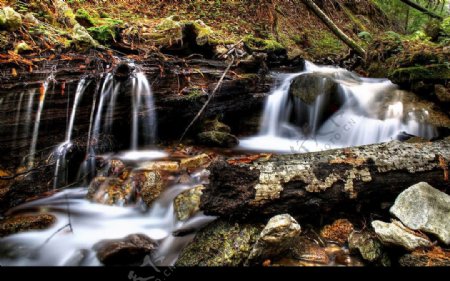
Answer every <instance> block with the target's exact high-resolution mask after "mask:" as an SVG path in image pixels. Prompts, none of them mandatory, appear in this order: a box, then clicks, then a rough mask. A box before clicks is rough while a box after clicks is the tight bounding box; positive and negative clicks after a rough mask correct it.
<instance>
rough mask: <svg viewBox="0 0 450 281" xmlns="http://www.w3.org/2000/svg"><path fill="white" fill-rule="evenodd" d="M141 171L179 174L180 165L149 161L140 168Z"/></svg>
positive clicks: (170, 162) (171, 162)
mask: <svg viewBox="0 0 450 281" xmlns="http://www.w3.org/2000/svg"><path fill="white" fill-rule="evenodd" d="M139 169H140V170H148V171H168V172H178V170H179V169H180V164H179V163H178V162H175V161H149V162H144V163H142V164H141V165H140V166H139Z"/></svg>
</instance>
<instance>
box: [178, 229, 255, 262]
mask: <svg viewBox="0 0 450 281" xmlns="http://www.w3.org/2000/svg"><path fill="white" fill-rule="evenodd" d="M262 228H263V227H262V226H259V225H251V224H238V223H231V222H228V221H224V220H217V221H215V222H213V223H211V224H209V225H208V226H206V227H205V228H204V229H202V230H201V231H200V232H198V233H197V235H196V237H195V238H194V240H193V241H192V242H191V243H190V244H189V245H188V246H187V247H186V248H184V249H183V251H182V252H181V254H180V258H179V259H178V261H177V262H176V264H175V265H176V266H242V265H243V264H244V262H245V261H246V260H247V258H248V256H249V255H250V252H251V250H252V248H253V245H254V244H255V242H256V239H257V238H258V236H259V233H260V232H261V230H262Z"/></svg>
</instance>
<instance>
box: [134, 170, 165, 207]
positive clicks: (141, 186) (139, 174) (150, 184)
mask: <svg viewBox="0 0 450 281" xmlns="http://www.w3.org/2000/svg"><path fill="white" fill-rule="evenodd" d="M128 183H129V184H131V186H133V187H134V188H135V189H136V190H137V191H139V193H140V195H141V197H142V200H143V201H144V202H145V204H147V206H151V204H152V203H153V202H154V201H155V200H156V198H158V197H159V195H160V194H161V191H162V190H163V188H164V186H165V184H164V180H163V178H162V175H161V173H160V172H158V171H135V172H133V173H132V174H131V177H130V179H129V182H128Z"/></svg>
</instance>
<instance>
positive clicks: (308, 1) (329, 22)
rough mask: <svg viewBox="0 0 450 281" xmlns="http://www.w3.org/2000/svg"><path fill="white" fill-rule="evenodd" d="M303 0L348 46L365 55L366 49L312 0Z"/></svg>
mask: <svg viewBox="0 0 450 281" xmlns="http://www.w3.org/2000/svg"><path fill="white" fill-rule="evenodd" d="M303 2H304V3H305V4H306V5H307V6H308V7H309V8H310V9H311V10H313V11H314V13H315V14H316V15H317V16H318V17H319V18H320V19H321V20H322V22H323V23H324V24H325V25H326V26H327V27H328V28H329V29H330V30H331V31H332V32H333V33H334V34H335V35H336V36H337V37H338V38H339V39H340V40H342V42H344V43H345V44H346V45H347V46H349V47H350V48H352V49H353V50H355V51H356V52H357V53H358V54H359V55H360V56H362V57H365V55H366V51H365V50H364V49H363V48H362V47H361V46H359V45H358V44H357V43H356V42H355V41H354V40H353V39H352V38H350V37H349V36H347V35H346V34H345V33H344V32H343V31H342V30H341V29H340V28H339V27H338V26H337V25H336V24H334V22H333V21H332V20H331V19H330V18H329V17H328V16H327V15H326V14H325V13H324V12H323V11H322V10H321V9H320V8H319V6H317V5H316V4H315V3H314V1H312V0H303Z"/></svg>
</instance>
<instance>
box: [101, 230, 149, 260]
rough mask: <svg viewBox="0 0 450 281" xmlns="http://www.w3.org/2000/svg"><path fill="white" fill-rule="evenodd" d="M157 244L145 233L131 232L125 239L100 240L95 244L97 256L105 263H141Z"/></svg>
mask: <svg viewBox="0 0 450 281" xmlns="http://www.w3.org/2000/svg"><path fill="white" fill-rule="evenodd" d="M156 247H157V244H156V242H155V241H153V240H152V239H151V238H149V237H148V236H146V235H144V234H131V235H128V236H127V237H125V238H124V239H118V240H105V241H100V242H98V243H97V244H95V245H94V249H95V250H97V258H98V259H99V261H100V262H101V263H103V264H104V265H134V266H136V265H141V264H142V263H143V262H144V260H145V258H146V257H147V256H148V257H150V255H151V254H152V253H153V251H154V250H155V249H156Z"/></svg>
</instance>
